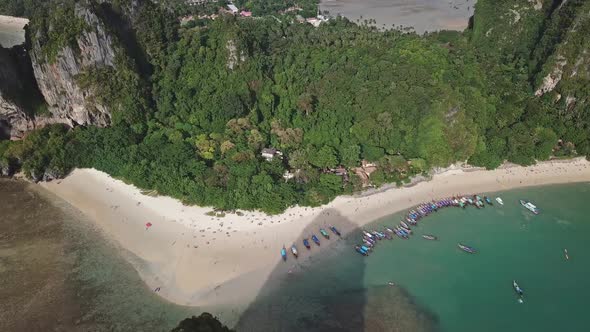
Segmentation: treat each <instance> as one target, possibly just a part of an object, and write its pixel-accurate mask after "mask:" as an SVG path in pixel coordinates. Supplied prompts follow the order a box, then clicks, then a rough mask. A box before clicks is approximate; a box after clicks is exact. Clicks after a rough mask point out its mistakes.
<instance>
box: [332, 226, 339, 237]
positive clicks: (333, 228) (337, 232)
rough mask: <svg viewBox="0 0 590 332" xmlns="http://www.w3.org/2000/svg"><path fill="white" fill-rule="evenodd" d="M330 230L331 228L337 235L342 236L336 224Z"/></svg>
mask: <svg viewBox="0 0 590 332" xmlns="http://www.w3.org/2000/svg"><path fill="white" fill-rule="evenodd" d="M330 230H331V231H332V232H334V234H336V235H338V236H340V232H339V231H338V230H337V229H336V227H334V226H330Z"/></svg>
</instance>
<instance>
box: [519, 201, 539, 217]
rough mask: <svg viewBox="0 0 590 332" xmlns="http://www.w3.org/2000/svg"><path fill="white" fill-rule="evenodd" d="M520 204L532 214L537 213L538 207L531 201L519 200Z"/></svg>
mask: <svg viewBox="0 0 590 332" xmlns="http://www.w3.org/2000/svg"><path fill="white" fill-rule="evenodd" d="M520 205H522V206H524V207H525V208H526V209H527V210H529V211H531V212H532V213H534V214H539V209H538V208H537V207H536V206H535V205H534V204H533V203H531V202H529V201H525V200H522V199H521V200H520Z"/></svg>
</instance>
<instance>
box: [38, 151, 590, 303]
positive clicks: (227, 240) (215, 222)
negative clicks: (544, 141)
mask: <svg viewBox="0 0 590 332" xmlns="http://www.w3.org/2000/svg"><path fill="white" fill-rule="evenodd" d="M586 181H590V162H588V161H587V160H585V159H583V158H576V159H572V160H556V161H547V162H541V163H539V164H537V165H535V166H530V167H520V166H513V165H505V166H503V167H501V168H499V169H496V170H491V171H486V170H481V169H470V168H465V169H463V168H454V167H451V168H449V169H446V170H445V171H444V172H441V173H438V174H435V175H433V177H432V178H431V179H429V180H427V181H423V182H418V183H412V184H411V186H408V187H402V188H389V189H386V190H379V189H377V190H376V191H375V192H372V193H370V194H367V193H364V194H363V193H361V194H358V195H355V196H340V197H337V198H336V199H335V200H334V201H332V202H331V203H329V204H326V205H324V206H321V207H317V208H309V207H308V208H306V207H292V208H289V209H288V210H287V211H285V212H284V213H282V214H280V215H276V216H268V215H265V214H263V213H259V212H249V211H247V212H245V213H244V215H243V216H238V215H236V214H228V215H226V216H225V217H221V218H218V217H211V216H208V215H206V213H207V212H209V211H211V210H212V208H206V207H197V206H184V205H183V204H182V203H181V202H179V201H177V200H174V199H172V198H169V197H151V196H146V195H143V194H142V193H141V192H140V190H139V189H137V188H135V187H133V186H131V185H127V184H125V183H123V182H122V181H119V180H116V179H113V178H111V177H110V176H108V175H107V174H106V173H102V172H99V171H97V170H93V169H77V170H75V171H73V172H72V174H71V175H70V176H68V177H67V178H65V179H63V180H61V181H54V182H50V183H42V184H41V186H42V187H44V188H45V189H47V190H49V191H50V192H52V193H53V194H55V195H57V196H59V197H61V198H62V199H64V200H65V201H67V202H69V203H70V204H71V205H73V206H74V207H76V208H78V209H79V210H81V211H82V212H83V213H85V214H86V215H88V216H89V217H90V218H91V219H92V220H94V221H95V222H96V224H97V225H98V226H100V228H101V229H102V230H103V231H105V233H106V234H107V235H108V236H109V237H111V238H113V239H115V240H116V241H117V242H119V244H120V245H121V246H122V247H123V248H125V249H126V250H129V251H130V252H131V253H132V254H133V255H135V256H137V258H139V261H141V264H137V262H136V264H134V266H136V268H137V270H138V272H139V274H140V276H141V277H142V279H143V280H144V281H145V282H146V284H147V285H148V286H149V287H150V288H151V289H155V288H156V287H160V288H161V290H160V291H159V294H160V295H161V296H162V297H164V298H165V299H167V300H169V301H171V302H174V303H177V304H181V305H191V306H206V307H226V308H227V307H229V308H233V309H234V310H237V311H239V310H241V309H243V308H245V307H247V305H248V304H249V303H250V302H251V301H252V300H254V298H255V297H256V296H257V295H258V292H259V291H260V290H261V289H262V287H263V286H264V285H265V283H266V281H267V278H268V277H269V275H270V274H271V272H273V271H276V270H275V269H276V268H279V269H280V268H281V266H283V268H282V269H284V273H285V274H286V273H287V272H288V270H289V269H296V268H297V267H298V266H299V265H300V264H301V263H303V262H304V261H306V260H307V257H308V256H310V252H308V251H307V250H305V249H304V248H303V245H302V244H301V240H302V239H301V234H307V233H306V232H308V230H309V229H310V228H312V227H313V229H314V230H315V232H316V234H318V236H319V232H318V229H319V227H325V226H328V225H331V224H333V225H335V226H336V227H339V228H340V231H341V232H342V233H343V234H346V233H348V232H350V231H352V230H354V229H355V228H358V227H360V226H363V225H366V224H368V223H370V222H372V221H375V220H378V219H381V218H383V217H386V216H388V215H391V214H394V213H397V212H400V211H403V210H407V209H409V208H410V207H412V206H415V205H417V204H419V203H421V202H425V201H430V200H432V199H435V198H441V197H448V196H452V195H455V194H467V193H483V192H494V191H502V190H508V189H512V188H518V187H527V186H538V185H548V184H559V183H574V182H586ZM505 203H506V204H510V202H505ZM343 220H348V222H346V223H344V222H343ZM350 221H352V224H350ZM147 222H151V223H152V226H151V227H150V228H149V229H146V226H145V224H146V223H147ZM332 241H333V240H330V242H332ZM324 242H325V241H324ZM292 243H296V244H297V245H298V246H299V248H300V252H301V254H302V255H301V256H300V258H299V260H298V261H295V260H294V259H293V257H292V256H291V255H290V256H289V259H288V261H287V264H285V263H283V262H282V261H281V259H280V253H279V251H280V248H281V247H282V246H283V245H286V246H287V247H288V246H290V245H291V244H292ZM326 247H329V246H325V245H323V246H322V247H321V249H322V250H325V248H326ZM320 251H321V250H318V248H313V250H311V254H315V253H318V252H320Z"/></svg>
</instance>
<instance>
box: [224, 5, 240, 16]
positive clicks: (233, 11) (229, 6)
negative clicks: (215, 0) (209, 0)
mask: <svg viewBox="0 0 590 332" xmlns="http://www.w3.org/2000/svg"><path fill="white" fill-rule="evenodd" d="M227 9H229V11H230V12H231V13H232V14H234V15H235V14H237V13H238V11H239V10H238V7H236V6H235V5H234V4H233V3H230V4H229V5H227Z"/></svg>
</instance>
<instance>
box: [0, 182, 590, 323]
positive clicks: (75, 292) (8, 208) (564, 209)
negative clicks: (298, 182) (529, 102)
mask: <svg viewBox="0 0 590 332" xmlns="http://www.w3.org/2000/svg"><path fill="white" fill-rule="evenodd" d="M497 195H499V196H501V197H502V198H503V199H504V202H505V205H504V206H499V205H497V204H496V205H494V206H493V207H492V206H486V208H485V209H481V210H477V209H475V208H473V207H470V208H467V209H465V210H462V209H459V208H447V209H444V210H442V211H439V212H437V213H435V214H433V215H431V216H429V217H427V218H425V219H423V220H422V221H421V222H420V225H419V226H418V227H417V228H415V232H416V233H417V234H416V235H417V236H416V235H415V236H414V237H413V238H411V239H409V240H401V239H399V238H395V239H394V240H392V241H388V240H383V241H381V242H380V243H379V244H378V246H377V248H376V249H375V252H374V254H372V255H371V256H370V257H362V256H360V255H358V254H357V253H356V252H355V251H354V250H353V248H352V245H353V244H354V243H356V242H359V241H358V240H357V239H358V236H357V235H354V234H353V235H351V236H350V237H349V238H347V239H343V240H338V241H334V240H331V241H330V242H331V243H332V248H331V249H332V250H327V251H325V252H324V253H322V254H321V255H319V256H316V257H313V258H312V260H311V261H308V262H297V263H295V261H294V260H292V259H290V260H289V261H288V262H287V263H280V265H279V266H278V267H277V269H276V271H275V272H274V273H273V274H272V275H271V277H270V278H269V280H268V282H267V284H266V286H265V287H264V289H263V290H262V291H261V292H260V294H259V295H258V297H257V298H256V300H255V301H254V302H253V303H252V304H251V305H250V306H249V307H248V308H247V310H246V311H245V312H244V313H243V314H242V315H241V317H240V318H239V320H238V322H237V327H236V328H237V331H239V332H244V331H257V332H265V331H379V332H380V331H408V332H418V331H452V332H461V331H470V332H471V331H519V332H527V331H535V332H539V331H564V332H565V331H587V330H588V328H587V323H588V322H590V318H588V315H587V314H586V307H585V305H586V300H587V299H588V298H590V284H588V283H587V282H586V280H587V278H588V276H589V275H590V259H588V257H589V256H590V241H588V239H587V237H588V235H589V234H590V218H588V216H589V215H590V204H589V203H588V202H590V183H582V184H574V185H558V186H547V187H536V188H526V189H518V190H513V191H508V192H502V193H497V194H495V193H494V194H490V196H493V197H495V196H497ZM519 198H526V199H529V200H531V201H533V202H534V203H536V204H537V205H538V206H539V207H540V208H541V214H540V215H537V216H534V215H532V214H531V213H530V212H528V211H527V210H525V209H524V208H522V207H521V206H520V205H519V204H518V199H519ZM63 204H64V203H63V202H60V201H55V200H52V199H50V198H47V197H43V196H42V195H39V194H38V193H37V192H36V191H35V190H31V189H30V185H25V184H22V183H19V182H14V181H4V180H0V211H1V212H2V218H0V277H1V280H2V285H1V286H0V297H1V298H2V301H0V331H24V330H30V331H33V330H44V331H50V330H61V331H168V330H170V328H172V327H173V326H175V325H176V324H177V323H178V322H179V321H180V320H181V319H183V318H185V317H188V316H191V315H198V314H199V313H200V312H201V310H202V309H199V308H189V307H181V306H176V305H173V304H171V303H168V302H166V301H164V300H162V299H161V298H159V297H158V296H156V295H155V294H154V293H153V292H152V290H150V289H147V287H145V286H144V284H143V282H142V281H141V280H140V278H139V277H138V275H137V273H136V272H135V271H134V269H133V267H132V266H131V265H130V264H129V263H128V262H127V261H126V260H125V259H124V258H123V257H122V256H121V251H120V248H118V247H117V246H116V245H114V244H111V243H108V242H106V241H105V239H104V237H102V235H101V234H100V232H98V231H97V230H95V229H94V228H93V227H92V226H91V224H90V223H88V222H84V220H83V219H84V218H83V217H81V216H79V215H76V213H75V211H72V213H66V212H67V210H68V208H67V206H62V205H63ZM64 211H65V212H64ZM336 213H337V212H334V214H336ZM400 216H401V214H398V215H394V216H391V217H388V218H385V219H383V220H379V221H377V222H375V223H374V224H373V225H371V226H369V227H368V228H380V227H382V226H381V225H393V224H394V223H397V222H398V220H400ZM342 219H343V220H342V222H343V223H346V222H350V221H347V220H345V218H342ZM359 232H360V231H359ZM421 234H435V235H437V236H438V237H439V241H427V240H424V239H422V238H421V237H420V235H421ZM457 242H462V243H465V244H468V245H470V246H473V247H475V248H477V249H478V250H479V252H478V253H477V254H474V255H470V254H467V253H464V252H462V251H460V250H459V249H458V248H457V246H456V244H457ZM324 244H325V241H324V242H323V243H322V245H324ZM300 247H301V248H302V249H303V247H302V246H300ZM564 248H567V249H568V251H569V255H570V260H569V261H566V260H565V259H564V254H563V249H564ZM127 258H129V257H127ZM277 259H278V257H277ZM135 263H136V264H141V262H137V261H136V262H135ZM292 264H300V265H298V266H296V267H295V268H293V273H291V274H287V273H286V269H288V268H292V266H291V265H292ZM513 279H516V280H517V281H518V283H519V284H520V286H521V287H522V288H523V289H524V291H525V302H524V303H523V304H519V303H518V302H517V297H516V294H515V293H514V290H513V289H512V280H513ZM389 281H393V282H394V283H395V284H396V286H393V287H392V286H388V285H387V283H388V282H389ZM214 313H215V312H214ZM218 313H220V314H223V313H224V312H223V308H221V309H220V311H219V312H218ZM222 317H224V316H222ZM228 323H229V322H228Z"/></svg>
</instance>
